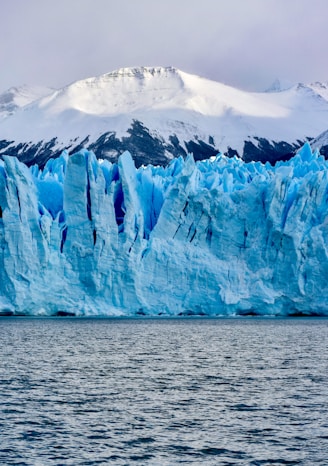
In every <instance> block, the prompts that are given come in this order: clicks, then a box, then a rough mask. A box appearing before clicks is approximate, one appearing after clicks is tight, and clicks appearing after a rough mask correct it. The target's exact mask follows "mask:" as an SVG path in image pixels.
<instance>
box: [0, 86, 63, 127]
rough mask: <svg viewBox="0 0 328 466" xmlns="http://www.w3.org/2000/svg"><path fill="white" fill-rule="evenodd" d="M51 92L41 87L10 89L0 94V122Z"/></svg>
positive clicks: (47, 88)
mask: <svg viewBox="0 0 328 466" xmlns="http://www.w3.org/2000/svg"><path fill="white" fill-rule="evenodd" d="M53 92H54V89H51V88H49V87H42V86H26V85H25V86H20V87H11V88H10V89H8V90H7V91H5V92H3V93H2V94H0V120H1V119H3V118H6V117H7V116H9V115H12V114H13V113H15V112H16V111H17V110H18V109H19V108H22V107H25V106H26V105H28V104H30V103H32V102H34V101H36V100H38V99H41V98H42V97H45V96H46V95H48V94H51V93H53Z"/></svg>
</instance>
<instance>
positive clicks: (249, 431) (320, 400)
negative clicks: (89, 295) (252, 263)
mask: <svg viewBox="0 0 328 466" xmlns="http://www.w3.org/2000/svg"><path fill="white" fill-rule="evenodd" d="M327 337H328V320H325V319H312V320H311V319H295V320H271V319H244V320H242V319H238V320H233V319H227V320H224V319H172V320H166V319H163V320H158V319H144V320H143V319H140V320H137V319H126V320H125V319H124V320H119V319H107V320H106V319H94V320H92V319H69V318H63V319H60V318H57V319H36V318H35V319H33V318H21V319H20V318H16V319H15V318H7V319H6V318H3V319H1V320H0V342H1V360H0V464H1V465H12V464H15V465H33V466H37V465H74V466H75V465H98V464H99V465H108V464H110V465H133V464H140V465H161V466H162V465H175V464H186V465H190V464H191V465H281V464H288V465H296V464H300V465H311V466H312V465H327V464H328V403H327V401H328V399H327V395H328V371H327V364H328V362H327V361H328V358H327V356H328V354H327V342H328V338H327Z"/></svg>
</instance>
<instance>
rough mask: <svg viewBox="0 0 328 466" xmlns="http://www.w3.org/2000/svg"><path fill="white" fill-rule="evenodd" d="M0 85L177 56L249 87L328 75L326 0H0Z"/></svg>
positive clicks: (61, 81)
mask: <svg viewBox="0 0 328 466" xmlns="http://www.w3.org/2000/svg"><path fill="white" fill-rule="evenodd" d="M0 6H1V17H2V21H1V23H2V26H1V28H0V42H1V44H2V47H1V50H0V67H1V76H0V91H1V90H4V89H5V88H7V87H9V86H11V85H19V84H22V83H30V84H44V85H50V86H53V87H60V86H63V85H65V84H68V83H69V82H71V81H74V80H77V79H82V78H85V77H88V76H94V75H98V74H102V73H105V72H108V71H111V70H113V69H116V68H119V67H123V66H136V65H174V66H176V67H178V68H181V69H183V70H185V71H188V72H191V73H195V74H199V75H203V76H207V77H209V78H212V79H216V80H221V81H224V82H226V83H230V84H232V85H236V86H239V87H244V88H249V89H257V88H258V89H259V88H264V87H266V86H268V85H269V84H270V81H272V80H274V79H275V77H281V78H284V79H289V80H291V81H305V82H307V81H312V80H328V63H327V60H326V57H325V47H324V46H325V44H327V40H328V28H327V27H326V24H325V19H326V18H327V16H328V2H326V0H266V1H263V0H248V1H245V0H197V1H196V0H188V1H186V0H174V1H173V0H166V1H162V0H158V1H156V2H154V1H153V0H138V2H132V1H130V0H120V1H118V0H70V1H67V0H57V1H56V2H50V1H49V2H48V1H47V2H45V1H44V0H29V1H28V2H26V0H12V1H11V2H7V1H6V0H0Z"/></svg>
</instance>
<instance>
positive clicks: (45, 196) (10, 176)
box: [0, 144, 328, 316]
mask: <svg viewBox="0 0 328 466" xmlns="http://www.w3.org/2000/svg"><path fill="white" fill-rule="evenodd" d="M0 246H1V247H0V314H1V313H2V314H6V313H7V314H11V313H13V314H31V315H54V314H58V313H59V314H60V313H72V314H75V315H108V316H110V315H113V316H114V315H203V314H204V315H256V314H259V315H298V314H305V315H307V314H309V315H311V314H314V315H316V314H318V315H328V162H326V161H325V159H324V158H323V157H322V156H321V155H320V154H319V153H318V152H312V151H311V148H310V146H309V145H308V144H306V145H305V146H304V147H303V148H302V149H301V150H300V152H299V153H298V154H297V155H296V156H295V157H294V158H293V159H291V160H290V161H288V162H280V163H278V164H276V165H275V166H274V167H273V166H271V165H270V164H266V165H263V164H261V163H259V162H251V163H244V162H243V161H241V160H240V159H237V158H232V159H229V158H227V157H225V156H223V155H218V156H217V157H215V158H212V159H210V160H206V161H201V162H197V163H195V162H194V160H193V157H192V156H191V155H190V156H188V157H187V158H186V159H185V160H184V159H182V158H179V159H175V160H173V161H172V162H171V164H170V165H168V166H167V167H165V168H164V167H153V166H151V165H149V166H147V167H141V168H139V169H138V170H137V169H136V168H135V166H134V163H133V160H132V157H131V155H130V154H129V153H128V152H125V153H124V154H122V155H121V157H120V159H119V161H118V163H117V164H111V163H109V162H108V161H97V159H96V157H95V155H94V154H93V153H92V152H88V151H86V150H83V151H80V152H77V153H75V154H73V155H72V156H68V154H67V153H66V152H64V153H63V154H62V155H61V157H60V158H57V159H52V160H49V161H48V163H47V164H46V166H45V167H44V169H43V170H41V169H39V167H37V166H33V167H31V168H28V167H27V166H25V165H24V164H23V163H21V162H19V161H18V160H17V159H16V158H15V157H9V156H8V157H4V160H3V161H1V162H0Z"/></svg>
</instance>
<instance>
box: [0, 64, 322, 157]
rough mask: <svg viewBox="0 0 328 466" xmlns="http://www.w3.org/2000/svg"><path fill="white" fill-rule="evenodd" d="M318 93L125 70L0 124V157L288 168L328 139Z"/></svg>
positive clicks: (318, 89)
mask: <svg viewBox="0 0 328 466" xmlns="http://www.w3.org/2000/svg"><path fill="white" fill-rule="evenodd" d="M322 86H323V85H321V84H320V83H316V84H315V85H310V86H305V85H302V84H299V85H297V86H294V87H292V88H290V89H287V90H284V91H281V92H265V93H249V92H245V91H241V90H239V89H235V88H232V87H229V86H226V85H224V84H221V83H217V82H213V81H210V80H207V79H204V78H200V77H198V76H193V75H190V74H187V73H184V72H182V71H180V70H177V69H175V68H172V67H167V68H162V67H155V68H146V67H141V68H123V69H120V70H117V71H114V72H111V73H108V74H105V75H102V76H99V77H96V78H89V79H85V80H82V81H77V82H75V83H73V84H71V85H69V86H66V87H64V88H63V89H60V90H57V91H55V92H53V93H51V94H50V95H48V96H46V97H43V98H41V99H39V100H37V101H35V102H33V103H31V104H30V105H27V106H24V107H23V108H19V109H17V110H16V111H15V113H14V114H12V115H8V116H7V117H6V118H4V119H3V120H2V121H0V155H1V154H9V155H18V157H19V159H20V160H22V161H25V162H27V163H29V164H30V163H34V162H38V163H40V164H41V165H42V164H44V163H45V162H46V160H47V159H48V158H50V157H52V156H56V155H59V154H60V152H61V151H62V150H63V149H68V150H70V151H72V152H73V151H75V150H77V149H80V148H81V147H86V148H88V149H92V150H94V152H95V153H96V155H97V157H98V158H105V159H109V160H112V161H114V160H117V157H118V156H119V154H120V153H122V152H123V151H124V150H130V152H131V153H132V154H134V155H135V158H136V163H137V165H140V164H141V163H150V162H152V163H155V164H156V163H159V164H165V163H167V161H169V160H170V159H172V158H173V157H176V156H179V155H185V154H186V153H187V152H192V153H193V154H194V157H195V159H196V160H197V159H202V158H208V157H209V156H211V155H214V154H216V153H217V152H218V151H221V152H223V153H226V154H228V155H230V156H231V155H239V156H240V157H242V158H244V160H246V161H247V160H262V161H265V160H269V161H271V162H275V161H276V160H279V159H288V158H290V157H291V155H292V154H293V153H294V151H295V150H296V149H297V148H298V147H299V146H300V144H301V143H303V142H304V141H305V140H307V139H311V138H314V137H316V136H317V135H318V134H319V133H321V132H322V131H324V130H325V129H326V124H325V121H327V120H328V95H327V92H326V90H325V89H324V88H323V87H322Z"/></svg>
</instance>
